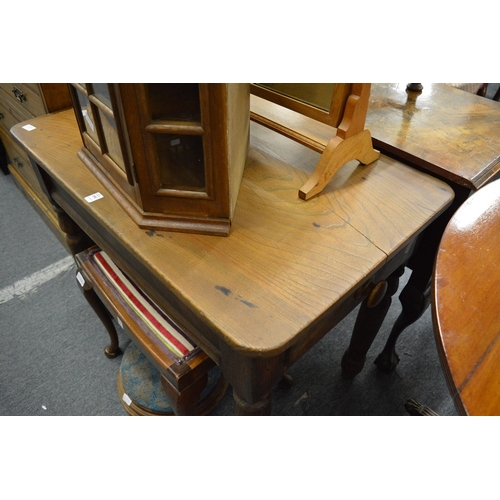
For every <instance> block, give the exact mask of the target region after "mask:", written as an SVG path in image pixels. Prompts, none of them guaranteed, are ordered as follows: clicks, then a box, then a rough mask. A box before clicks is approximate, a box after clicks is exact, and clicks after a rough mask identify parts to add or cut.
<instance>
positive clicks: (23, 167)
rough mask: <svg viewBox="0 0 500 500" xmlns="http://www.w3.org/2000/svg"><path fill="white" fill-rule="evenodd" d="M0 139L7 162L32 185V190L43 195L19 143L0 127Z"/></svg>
mask: <svg viewBox="0 0 500 500" xmlns="http://www.w3.org/2000/svg"><path fill="white" fill-rule="evenodd" d="M0 140H1V141H2V143H3V145H4V146H5V150H6V151H7V157H8V159H9V164H10V166H11V168H13V169H14V170H15V171H16V172H18V173H19V175H20V176H21V177H22V178H23V179H25V180H26V182H27V183H28V184H29V185H30V186H32V188H33V191H35V192H36V194H37V195H38V196H40V197H44V196H45V195H44V194H43V191H42V188H41V187H40V183H39V182H38V178H37V176H36V174H35V171H34V170H33V167H32V166H31V163H30V161H29V158H28V155H27V154H26V153H25V151H23V150H22V149H21V148H20V147H19V145H18V144H17V143H16V142H15V141H14V139H12V137H11V136H10V134H8V133H7V132H5V131H4V130H3V129H1V128H0Z"/></svg>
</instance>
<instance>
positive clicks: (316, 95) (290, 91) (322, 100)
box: [256, 83, 335, 111]
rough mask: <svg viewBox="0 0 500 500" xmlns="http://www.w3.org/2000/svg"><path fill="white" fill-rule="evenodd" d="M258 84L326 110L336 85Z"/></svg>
mask: <svg viewBox="0 0 500 500" xmlns="http://www.w3.org/2000/svg"><path fill="white" fill-rule="evenodd" d="M256 85H260V86H261V87H264V88H266V89H268V90H272V91H274V92H278V93H279V94H282V95H284V96H286V97H291V98H292V99H297V100H298V101H301V102H303V103H305V104H309V105H310V106H315V107H317V108H320V109H323V110H325V111H329V110H330V106H331V103H332V98H333V90H334V87H335V83H257V84H256Z"/></svg>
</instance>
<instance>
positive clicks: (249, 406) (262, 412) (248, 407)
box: [233, 390, 271, 417]
mask: <svg viewBox="0 0 500 500" xmlns="http://www.w3.org/2000/svg"><path fill="white" fill-rule="evenodd" d="M233 398H234V403H235V409H234V414H235V415H236V416H246V417H251V416H266V415H267V416H268V415H271V395H270V394H269V395H267V396H265V397H263V398H262V399H260V400H259V401H257V402H254V403H247V402H246V401H245V400H244V399H242V398H240V397H239V396H238V394H237V393H236V391H235V390H233Z"/></svg>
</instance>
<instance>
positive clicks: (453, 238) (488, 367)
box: [432, 181, 500, 415]
mask: <svg viewBox="0 0 500 500" xmlns="http://www.w3.org/2000/svg"><path fill="white" fill-rule="evenodd" d="M499 227H500V181H494V182H492V183H491V184H489V185H488V186H485V187H484V188H482V189H480V190H479V191H478V192H477V193H475V194H474V195H472V196H471V197H470V198H469V199H468V200H467V201H466V202H465V203H464V204H463V205H462V206H461V207H460V208H459V209H458V210H457V212H455V215H454V216H453V218H452V219H451V221H450V223H449V224H448V226H447V228H446V230H445V232H444V235H443V239H442V240H441V245H440V247H439V251H438V255H437V260H436V267H435V275H434V281H433V302H432V304H433V320H434V325H435V331H436V341H437V344H438V347H439V350H440V354H441V359H442V362H443V367H444V370H445V373H446V374H447V377H448V384H449V386H450V390H451V392H452V395H453V397H454V401H455V404H456V406H457V408H458V409H459V411H461V413H463V414H469V415H499V414H500V390H499V389H500V386H499V376H500V368H499V366H500V363H499V361H500V314H499V307H500V303H499V300H498V297H499V294H498V287H499V284H500V264H499V262H500V231H499Z"/></svg>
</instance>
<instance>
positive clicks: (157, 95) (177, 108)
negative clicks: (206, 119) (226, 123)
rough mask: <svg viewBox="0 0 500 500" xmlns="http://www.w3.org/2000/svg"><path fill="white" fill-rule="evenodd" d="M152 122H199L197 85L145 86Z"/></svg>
mask: <svg viewBox="0 0 500 500" xmlns="http://www.w3.org/2000/svg"><path fill="white" fill-rule="evenodd" d="M146 87H147V92H148V99H149V109H150V112H151V119H152V120H172V121H195V122H199V121H200V120H201V113H200V93H199V88H198V84H197V83H148V84H146Z"/></svg>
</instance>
